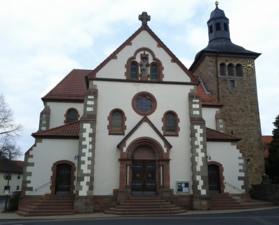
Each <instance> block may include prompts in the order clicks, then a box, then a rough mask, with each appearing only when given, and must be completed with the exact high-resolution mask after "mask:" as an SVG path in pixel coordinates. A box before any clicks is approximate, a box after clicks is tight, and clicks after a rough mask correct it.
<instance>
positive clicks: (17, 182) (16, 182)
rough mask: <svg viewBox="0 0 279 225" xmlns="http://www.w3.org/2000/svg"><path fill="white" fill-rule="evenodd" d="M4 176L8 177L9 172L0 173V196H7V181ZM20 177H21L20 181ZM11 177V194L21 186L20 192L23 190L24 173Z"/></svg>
mask: <svg viewBox="0 0 279 225" xmlns="http://www.w3.org/2000/svg"><path fill="white" fill-rule="evenodd" d="M4 174H6V175H8V172H0V196H1V195H4V194H5V192H4V188H5V186H7V180H5V179H4ZM18 176H19V177H20V178H19V179H18ZM11 177H12V178H11V180H10V181H9V186H10V193H12V192H13V191H16V188H17V186H19V190H21V184H22V173H21V174H20V173H11Z"/></svg>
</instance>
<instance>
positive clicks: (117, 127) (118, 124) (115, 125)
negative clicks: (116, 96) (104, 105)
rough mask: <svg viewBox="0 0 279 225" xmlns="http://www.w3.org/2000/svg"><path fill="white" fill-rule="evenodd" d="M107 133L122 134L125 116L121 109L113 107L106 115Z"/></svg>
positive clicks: (124, 127) (124, 128)
mask: <svg viewBox="0 0 279 225" xmlns="http://www.w3.org/2000/svg"><path fill="white" fill-rule="evenodd" d="M108 121H109V125H108V130H109V134H124V133H125V130H126V126H125V121H126V117H125V114H124V112H123V111H122V110H121V109H113V110H112V111H111V112H110V114H109V116H108Z"/></svg>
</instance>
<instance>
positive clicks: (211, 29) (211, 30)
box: [209, 25, 213, 34]
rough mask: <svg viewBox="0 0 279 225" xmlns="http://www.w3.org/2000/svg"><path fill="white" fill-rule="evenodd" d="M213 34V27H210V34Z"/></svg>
mask: <svg viewBox="0 0 279 225" xmlns="http://www.w3.org/2000/svg"><path fill="white" fill-rule="evenodd" d="M212 32H213V28H212V25H210V26H209V33H210V34H211V33H212Z"/></svg>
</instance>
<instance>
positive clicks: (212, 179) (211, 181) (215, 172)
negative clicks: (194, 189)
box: [208, 165, 220, 194]
mask: <svg viewBox="0 0 279 225" xmlns="http://www.w3.org/2000/svg"><path fill="white" fill-rule="evenodd" d="M208 186H209V193H211V194H214V193H220V179H219V166H217V165H209V166H208Z"/></svg>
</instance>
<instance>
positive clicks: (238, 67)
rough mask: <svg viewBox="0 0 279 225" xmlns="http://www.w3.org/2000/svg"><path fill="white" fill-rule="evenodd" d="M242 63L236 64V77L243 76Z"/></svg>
mask: <svg viewBox="0 0 279 225" xmlns="http://www.w3.org/2000/svg"><path fill="white" fill-rule="evenodd" d="M242 71H243V70H242V65H241V64H237V65H236V76H237V77H242V76H243V72H242Z"/></svg>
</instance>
